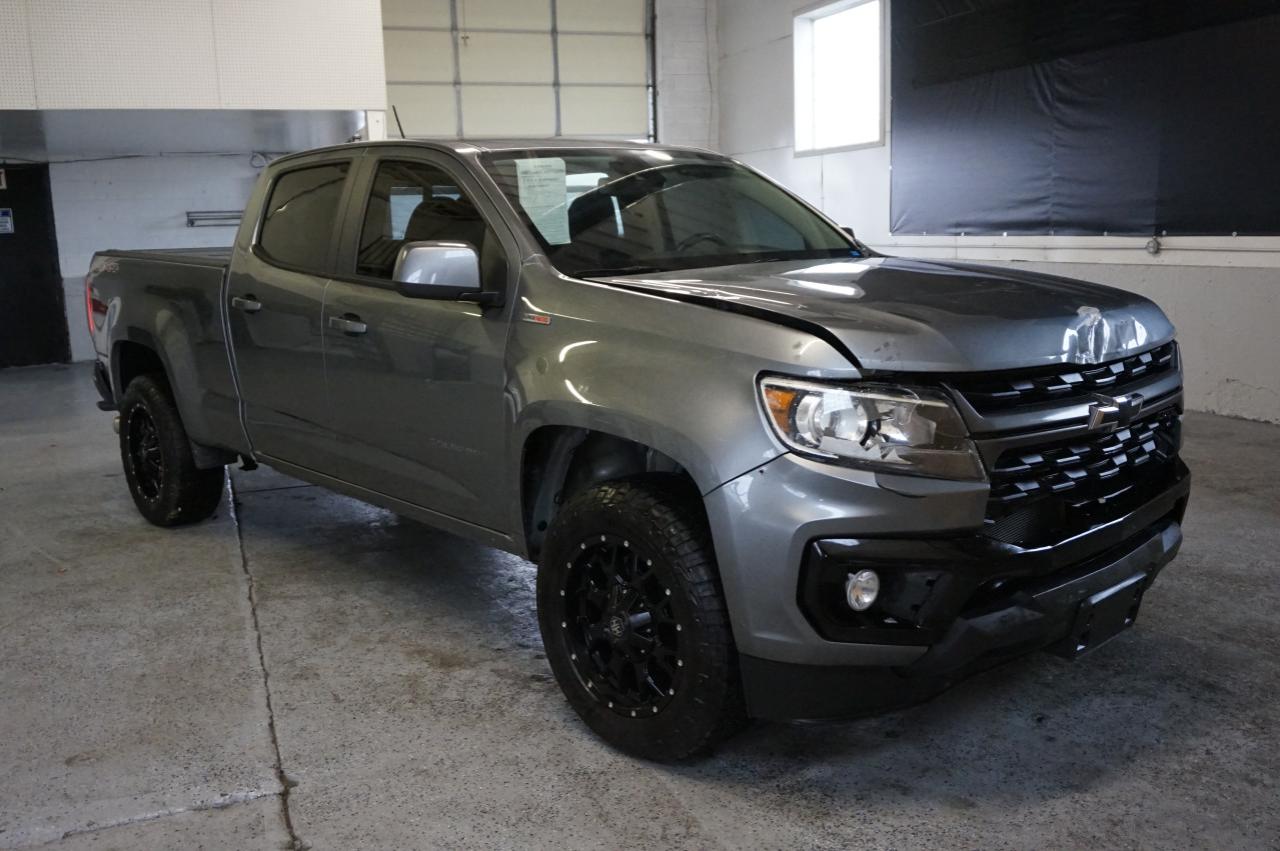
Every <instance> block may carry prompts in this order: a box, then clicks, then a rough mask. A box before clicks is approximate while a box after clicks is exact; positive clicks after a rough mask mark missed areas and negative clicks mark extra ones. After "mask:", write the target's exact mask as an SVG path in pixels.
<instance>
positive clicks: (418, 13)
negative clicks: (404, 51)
mask: <svg viewBox="0 0 1280 851" xmlns="http://www.w3.org/2000/svg"><path fill="white" fill-rule="evenodd" d="M442 21H443V23H441V22H442ZM382 25H383V26H384V27H442V26H443V27H447V26H449V0H382Z"/></svg>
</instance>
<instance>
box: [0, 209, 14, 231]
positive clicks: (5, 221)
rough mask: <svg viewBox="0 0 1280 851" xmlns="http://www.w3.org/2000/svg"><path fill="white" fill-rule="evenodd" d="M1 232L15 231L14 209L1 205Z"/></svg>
mask: <svg viewBox="0 0 1280 851" xmlns="http://www.w3.org/2000/svg"><path fill="white" fill-rule="evenodd" d="M0 233H13V210H12V209H11V208H9V207H0Z"/></svg>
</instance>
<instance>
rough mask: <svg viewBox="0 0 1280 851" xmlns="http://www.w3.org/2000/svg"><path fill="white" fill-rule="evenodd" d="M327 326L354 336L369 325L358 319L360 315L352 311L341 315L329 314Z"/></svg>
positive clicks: (361, 332) (367, 328)
mask: <svg viewBox="0 0 1280 851" xmlns="http://www.w3.org/2000/svg"><path fill="white" fill-rule="evenodd" d="M329 327H330V328H332V329H333V330H335V331H341V332H342V333H344V334H350V335H351V336H352V337H355V336H357V335H359V334H363V333H364V332H365V331H368V330H369V326H368V325H366V324H364V323H363V322H361V321H360V317H359V316H356V315H355V314H354V313H347V314H344V315H342V316H330V317H329Z"/></svg>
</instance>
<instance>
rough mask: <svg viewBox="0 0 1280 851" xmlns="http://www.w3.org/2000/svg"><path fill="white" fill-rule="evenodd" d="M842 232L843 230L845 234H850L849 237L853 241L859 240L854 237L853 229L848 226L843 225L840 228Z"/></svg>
mask: <svg viewBox="0 0 1280 851" xmlns="http://www.w3.org/2000/svg"><path fill="white" fill-rule="evenodd" d="M840 230H842V231H844V232H845V233H847V234H849V237H850V238H851V239H857V238H858V237H856V236H854V233H853V228H851V227H849V226H848V225H841V226H840Z"/></svg>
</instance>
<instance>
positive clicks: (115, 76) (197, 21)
mask: <svg viewBox="0 0 1280 851" xmlns="http://www.w3.org/2000/svg"><path fill="white" fill-rule="evenodd" d="M209 2H210V0H97V2H87V0H38V2H33V3H31V4H30V7H29V8H30V9H31V10H32V14H31V16H30V19H29V21H28V25H29V27H30V31H31V32H30V40H31V44H30V49H31V57H32V62H33V65H34V70H35V82H36V98H37V101H38V105H39V107H40V108H41V109H92V108H98V107H110V108H118V109H130V108H140V109H165V108H171V109H215V108H217V107H218V106H220V105H221V103H220V101H219V96H218V73H217V63H216V61H215V57H214V35H213V23H212V20H211V19H210V14H209ZM3 37H5V38H7V37H8V35H7V34H6V35H5V36H3Z"/></svg>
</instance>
